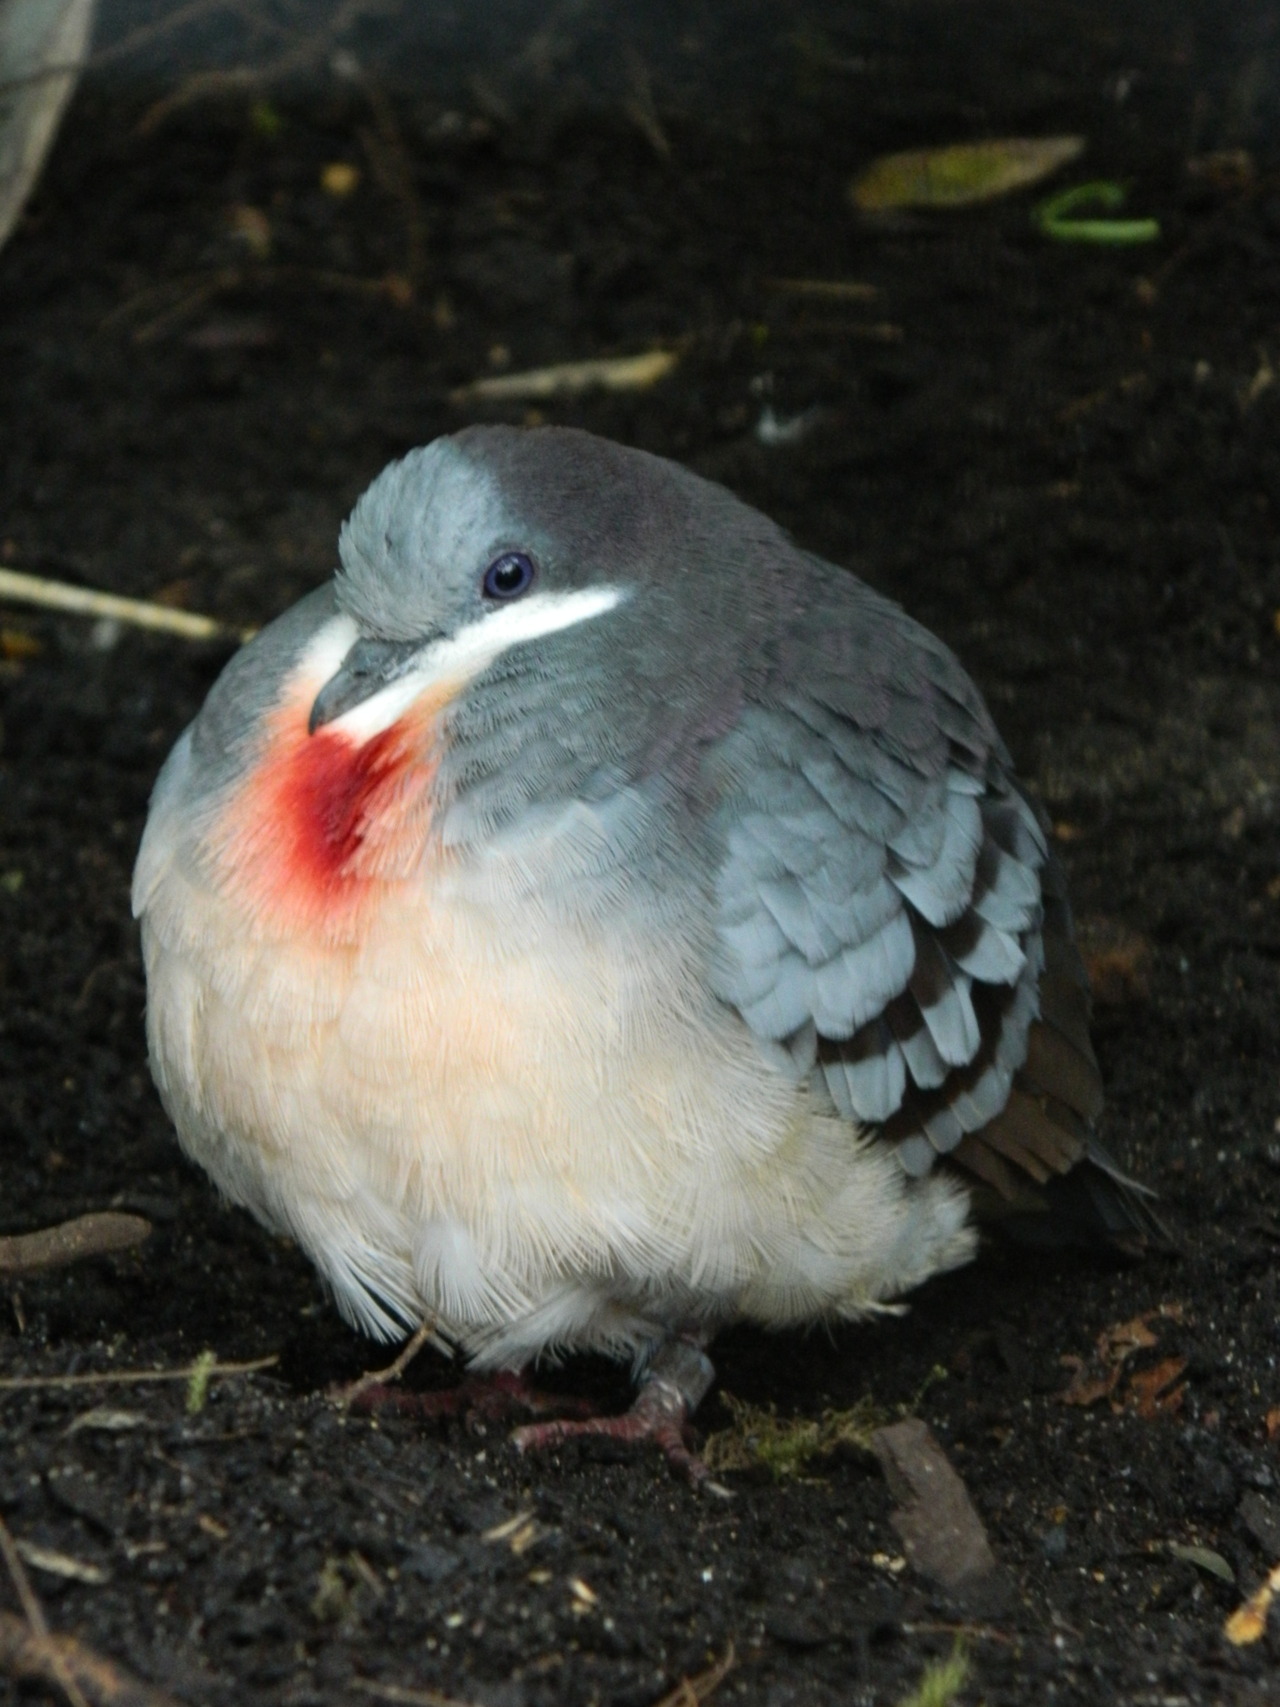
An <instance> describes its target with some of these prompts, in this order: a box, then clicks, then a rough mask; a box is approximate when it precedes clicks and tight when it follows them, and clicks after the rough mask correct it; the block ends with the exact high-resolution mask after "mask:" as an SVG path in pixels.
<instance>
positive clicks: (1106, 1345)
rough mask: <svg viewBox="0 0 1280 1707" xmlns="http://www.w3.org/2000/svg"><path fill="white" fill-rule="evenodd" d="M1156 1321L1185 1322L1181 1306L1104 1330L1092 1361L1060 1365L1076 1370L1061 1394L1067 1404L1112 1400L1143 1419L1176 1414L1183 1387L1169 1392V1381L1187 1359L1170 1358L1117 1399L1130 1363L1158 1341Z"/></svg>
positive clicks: (1067, 1360)
mask: <svg viewBox="0 0 1280 1707" xmlns="http://www.w3.org/2000/svg"><path fill="white" fill-rule="evenodd" d="M1156 1320H1164V1321H1175V1322H1180V1321H1181V1320H1182V1305H1181V1304H1178V1303H1170V1304H1161V1305H1159V1306H1158V1307H1157V1308H1156V1309H1154V1310H1144V1311H1143V1313H1142V1315H1140V1316H1134V1317H1133V1318H1132V1319H1131V1320H1130V1321H1127V1322H1117V1323H1115V1324H1114V1325H1113V1326H1111V1327H1109V1328H1104V1329H1103V1330H1102V1332H1101V1333H1100V1334H1099V1335H1098V1338H1097V1341H1096V1343H1095V1345H1094V1348H1093V1353H1092V1355H1091V1356H1090V1357H1088V1358H1081V1357H1072V1356H1064V1357H1060V1358H1059V1359H1058V1362H1059V1363H1060V1364H1061V1365H1062V1367H1063V1368H1064V1369H1070V1370H1071V1371H1072V1375H1071V1379H1070V1380H1069V1381H1068V1383H1067V1385H1066V1387H1065V1388H1064V1389H1063V1391H1062V1392H1061V1393H1059V1394H1058V1398H1059V1400H1060V1401H1061V1402H1062V1403H1063V1404H1064V1405H1080V1406H1084V1407H1087V1406H1089V1405H1096V1404H1097V1403H1098V1401H1099V1400H1100V1399H1108V1398H1110V1399H1111V1402H1112V1408H1113V1409H1114V1410H1116V1411H1120V1410H1123V1409H1124V1407H1125V1405H1126V1404H1129V1405H1133V1406H1135V1408H1136V1409H1137V1411H1138V1414H1139V1416H1142V1417H1146V1418H1151V1417H1154V1416H1156V1415H1157V1414H1159V1413H1160V1412H1164V1413H1172V1412H1176V1411H1177V1409H1178V1407H1179V1406H1180V1405H1181V1403H1182V1397H1183V1393H1184V1391H1185V1388H1184V1387H1179V1388H1177V1389H1175V1391H1174V1392H1172V1393H1166V1391H1165V1389H1166V1388H1168V1387H1169V1385H1170V1383H1171V1382H1173V1381H1176V1380H1177V1378H1178V1376H1179V1375H1181V1373H1182V1371H1183V1370H1184V1369H1185V1368H1186V1367H1187V1360H1186V1358H1185V1357H1183V1358H1177V1357H1172V1358H1167V1359H1166V1360H1165V1362H1164V1363H1160V1364H1157V1365H1156V1366H1155V1368H1154V1369H1150V1370H1146V1371H1142V1372H1140V1373H1139V1374H1136V1375H1133V1376H1131V1377H1130V1379H1129V1390H1128V1392H1127V1393H1125V1394H1123V1395H1122V1396H1119V1397H1113V1395H1114V1394H1116V1393H1117V1389H1118V1388H1119V1386H1120V1380H1121V1377H1122V1375H1123V1373H1124V1366H1125V1364H1126V1363H1127V1362H1128V1360H1129V1359H1130V1358H1131V1357H1132V1356H1134V1354H1135V1353H1136V1352H1139V1351H1149V1350H1150V1349H1151V1347H1152V1346H1154V1345H1157V1344H1158V1343H1159V1341H1158V1337H1157V1335H1156V1334H1155V1333H1154V1332H1153V1331H1152V1328H1151V1323H1152V1322H1153V1321H1156Z"/></svg>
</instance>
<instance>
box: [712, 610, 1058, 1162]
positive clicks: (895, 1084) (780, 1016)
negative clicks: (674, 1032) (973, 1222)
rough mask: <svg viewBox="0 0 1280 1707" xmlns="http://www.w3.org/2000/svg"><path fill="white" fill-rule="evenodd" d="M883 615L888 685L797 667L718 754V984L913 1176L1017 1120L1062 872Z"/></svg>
mask: <svg viewBox="0 0 1280 1707" xmlns="http://www.w3.org/2000/svg"><path fill="white" fill-rule="evenodd" d="M867 597H870V595H867ZM883 609H884V610H887V611H889V612H890V618H889V619H888V620H887V621H886V619H884V617H883V611H880V610H878V611H877V614H876V620H877V622H881V623H883V624H884V626H883V628H882V630H881V631H879V641H880V651H879V652H878V653H876V654H875V656H876V657H878V658H880V659H881V665H882V667H880V668H879V674H878V675H875V677H874V679H871V680H862V681H861V682H856V683H853V684H850V683H847V682H842V681H841V680H840V679H839V678H837V677H835V676H833V675H831V674H830V673H829V672H827V671H824V670H822V669H820V668H819V669H814V670H812V671H805V670H803V669H797V667H796V664H795V662H794V661H793V662H792V665H791V668H790V670H789V671H788V674H789V677H790V679H789V681H788V682H787V685H786V687H785V689H778V690H776V691H775V692H774V693H773V694H771V695H761V702H759V703H755V704H752V705H749V706H748V707H746V708H745V710H744V711H743V713H742V715H741V716H740V718H739V721H738V723H737V724H736V726H735V727H734V729H733V730H732V731H730V732H729V733H728V734H727V735H725V736H723V737H722V738H721V739H720V740H719V741H718V742H717V743H716V744H715V749H714V752H713V754H712V757H711V761H710V772H711V778H712V785H713V787H714V788H715V790H716V794H717V797H718V807H717V810H716V815H715V818H714V824H715V827H716V831H717V834H718V838H719V846H720V862H719V869H718V875H717V890H718V894H717V899H718V931H717V959H716V963H715V981H716V989H717V993H718V994H719V995H720V996H721V998H722V999H723V1000H724V1001H726V1002H728V1003H730V1004H732V1005H733V1006H735V1007H736V1008H737V1009H738V1011H739V1012H740V1013H741V1014H742V1016H743V1018H744V1019H745V1021H746V1023H747V1024H748V1025H749V1026H750V1027H751V1028H752V1029H753V1030H754V1031H755V1032H756V1033H757V1035H758V1036H759V1037H760V1038H761V1039H762V1040H764V1041H766V1042H768V1043H769V1044H770V1045H775V1044H781V1045H784V1046H785V1047H786V1049H787V1050H788V1051H789V1054H788V1055H784V1056H783V1057H782V1058H783V1059H790V1060H792V1061H793V1062H794V1064H795V1070H796V1071H797V1072H798V1073H802V1074H811V1075H812V1080H813V1084H814V1087H815V1090H817V1091H818V1092H819V1093H820V1094H822V1095H824V1096H825V1098H826V1099H827V1100H828V1102H829V1104H830V1105H832V1106H834V1107H835V1109H837V1110H838V1111H839V1112H840V1113H841V1114H842V1115H844V1116H845V1117H846V1118H847V1119H849V1120H851V1121H856V1122H858V1123H860V1124H874V1125H877V1126H883V1127H885V1128H886V1135H888V1136H891V1137H893V1138H895V1139H896V1140H897V1141H898V1144H899V1154H900V1156H901V1158H902V1161H903V1163H904V1165H905V1166H906V1167H907V1168H908V1169H909V1171H911V1172H913V1173H914V1172H924V1171H925V1170H926V1169H927V1168H928V1166H929V1165H930V1164H931V1163H932V1161H933V1159H934V1158H935V1157H936V1156H937V1155H938V1154H939V1153H945V1152H947V1151H950V1150H953V1149H954V1148H955V1147H956V1146H957V1145H958V1144H959V1143H960V1142H961V1141H962V1139H963V1138H964V1137H965V1136H966V1134H969V1133H973V1132H976V1131H978V1130H980V1129H981V1128H982V1127H983V1126H984V1125H985V1124H986V1123H987V1122H989V1121H991V1120H992V1119H993V1118H994V1117H995V1116H996V1115H997V1114H998V1113H999V1112H1000V1110H1001V1109H1002V1108H1003V1107H1004V1105H1005V1103H1006V1102H1007V1101H1008V1098H1009V1093H1010V1086H1011V1084H1012V1082H1013V1077H1014V1074H1015V1072H1016V1071H1017V1070H1018V1068H1019V1067H1020V1066H1021V1065H1022V1063H1023V1061H1024V1060H1025V1058H1026V1054H1027V1034H1028V1029H1029V1027H1030V1026H1031V1024H1032V1022H1033V1020H1034V1019H1035V1017H1036V1014H1037V1011H1038V1004H1037V984H1038V981H1039V975H1040V971H1041V968H1042V965H1043V952H1042V948H1041V943H1040V929H1041V918H1042V897H1041V872H1042V868H1043V867H1044V865H1045V862H1046V859H1047V857H1048V855H1047V848H1046V844H1045V840H1044V835H1043V832H1042V830H1041V828H1040V825H1039V823H1038V821H1037V819H1036V816H1035V813H1034V812H1033V810H1032V808H1031V807H1030V806H1029V805H1028V803H1027V802H1026V800H1025V799H1024V798H1023V797H1022V795H1021V794H1020V793H1019V792H1018V791H1017V789H1016V787H1015V785H1014V783H1013V781H1012V778H1011V775H1010V772H1009V766H1008V759H1007V756H1006V754H1005V752H1004V749H1003V747H1002V746H1001V744H1000V742H999V738H998V737H997V736H996V734H995V731H994V729H993V728H992V727H991V724H990V720H989V718H988V717H987V714H986V712H985V709H984V708H983V707H982V704H981V701H980V700H979V698H978V695H977V692H976V690H975V689H974V688H973V687H972V685H971V684H970V683H969V682H968V679H967V678H966V677H965V676H964V675H963V672H962V671H961V670H960V668H959V666H958V665H957V664H956V663H955V661H954V659H953V658H952V657H951V655H950V654H949V653H948V652H946V650H945V648H943V647H941V645H940V643H938V642H936V641H934V640H933V639H932V637H930V636H927V635H925V633H924V631H923V630H920V629H917V628H916V627H915V625H913V624H910V623H909V622H908V621H907V619H906V618H905V617H902V616H901V614H900V613H898V612H895V611H893V609H892V607H888V606H886V607H883ZM891 667H892V674H890V668H891ZM856 668H857V666H856V664H855V666H854V669H855V670H856ZM806 676H808V677H809V679H808V680H806V685H805V689H804V691H800V690H799V689H798V688H797V687H796V685H795V684H796V680H797V679H798V678H799V679H803V678H804V677H806Z"/></svg>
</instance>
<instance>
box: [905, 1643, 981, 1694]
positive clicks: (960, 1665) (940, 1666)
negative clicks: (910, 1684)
mask: <svg viewBox="0 0 1280 1707" xmlns="http://www.w3.org/2000/svg"><path fill="white" fill-rule="evenodd" d="M968 1676H969V1657H968V1655H967V1654H966V1653H965V1651H964V1646H963V1644H962V1643H960V1642H957V1643H956V1645H955V1647H954V1648H952V1650H951V1652H950V1654H949V1655H948V1656H947V1658H946V1659H945V1660H930V1661H929V1664H928V1665H927V1666H926V1667H925V1668H924V1676H923V1677H922V1678H921V1679H920V1681H919V1683H918V1684H917V1685H916V1687H915V1688H914V1689H913V1690H912V1691H911V1694H910V1695H904V1696H903V1698H902V1700H901V1701H900V1702H899V1703H898V1707H951V1704H952V1703H953V1702H954V1701H955V1698H956V1696H957V1695H958V1694H959V1693H960V1691H961V1690H962V1689H963V1688H964V1686H965V1682H966V1680H967V1679H968Z"/></svg>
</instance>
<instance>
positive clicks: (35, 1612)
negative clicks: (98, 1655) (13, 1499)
mask: <svg viewBox="0 0 1280 1707" xmlns="http://www.w3.org/2000/svg"><path fill="white" fill-rule="evenodd" d="M0 1555H3V1557H4V1563H5V1569H6V1570H7V1571H8V1573H9V1576H10V1578H11V1579H12V1582H13V1586H14V1588H15V1589H16V1590H17V1593H18V1600H19V1602H20V1603H21V1606H22V1610H23V1612H24V1614H25V1615H26V1620H27V1625H28V1627H29V1629H30V1632H31V1635H32V1636H34V1637H35V1640H36V1642H37V1643H38V1644H39V1646H40V1647H41V1648H43V1649H44V1650H45V1653H46V1654H47V1655H48V1660H49V1668H50V1670H51V1672H52V1673H53V1681H55V1682H56V1683H57V1685H58V1688H59V1689H60V1690H61V1691H62V1693H63V1694H64V1695H65V1696H66V1698H67V1700H68V1701H69V1702H70V1703H71V1707H89V1703H88V1702H87V1701H86V1700H85V1698H84V1696H83V1695H82V1694H81V1693H80V1688H79V1685H78V1684H77V1683H76V1680H75V1678H74V1677H73V1676H72V1673H71V1668H70V1666H69V1665H68V1664H67V1662H66V1658H65V1656H64V1655H62V1654H60V1653H59V1652H58V1650H57V1648H56V1647H55V1646H54V1644H53V1640H52V1637H51V1636H50V1633H49V1626H48V1623H47V1622H46V1620H45V1615H44V1608H43V1607H42V1606H41V1604H40V1601H39V1598H38V1596H37V1595H36V1591H35V1590H34V1589H33V1588H32V1586H31V1578H30V1577H29V1576H28V1575H27V1567H26V1566H25V1565H24V1564H23V1562H22V1559H21V1557H20V1556H19V1554H18V1549H17V1547H16V1546H15V1545H14V1541H13V1536H12V1535H10V1533H9V1525H8V1524H7V1523H6V1522H5V1520H4V1519H3V1518H2V1517H0Z"/></svg>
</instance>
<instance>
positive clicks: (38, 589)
mask: <svg viewBox="0 0 1280 1707" xmlns="http://www.w3.org/2000/svg"><path fill="white" fill-rule="evenodd" d="M0 599H13V600H15V601H16V602H17V603H18V604H26V605H40V606H41V607H42V608H43V609H45V610H63V611H70V612H71V613H72V614H73V615H75V616H95V617H99V618H104V617H105V618H106V620H107V621H109V622H124V623H129V624H130V625H131V626H132V627H134V628H149V629H153V630H157V631H159V632H160V633H163V634H180V635H182V637H183V638H184V639H186V640H221V639H228V638H230V639H237V640H247V639H248V638H249V636H250V635H251V634H252V633H253V630H252V629H235V628H229V627H228V626H227V624H226V623H224V622H217V621H215V619H214V618H213V617H211V616H197V615H196V613H195V612H194V611H188V610H173V609H172V608H171V607H170V606H169V605H157V604H152V603H151V602H150V601H149V600H147V599H123V598H120V597H119V596H118V595H117V594H115V593H100V592H98V591H97V589H96V588H94V587H73V586H72V585H71V584H70V582H68V581H50V580H48V579H47V578H46V577H45V576H43V575H23V574H20V573H19V571H18V570H16V569H0Z"/></svg>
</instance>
